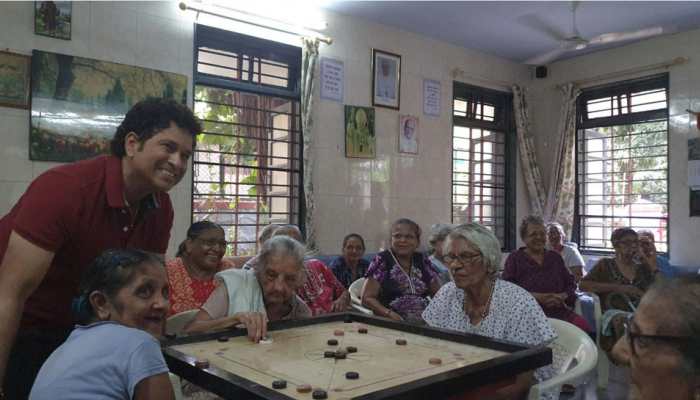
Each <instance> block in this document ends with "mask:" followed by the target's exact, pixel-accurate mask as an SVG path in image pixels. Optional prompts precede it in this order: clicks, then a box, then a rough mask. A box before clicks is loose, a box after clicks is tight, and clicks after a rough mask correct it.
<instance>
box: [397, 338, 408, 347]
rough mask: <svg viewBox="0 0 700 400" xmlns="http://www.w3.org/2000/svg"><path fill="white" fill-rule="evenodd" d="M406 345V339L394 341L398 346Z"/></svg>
mask: <svg viewBox="0 0 700 400" xmlns="http://www.w3.org/2000/svg"><path fill="white" fill-rule="evenodd" d="M406 343H407V342H406V339H396V344H398V345H399V346H405V345H406Z"/></svg>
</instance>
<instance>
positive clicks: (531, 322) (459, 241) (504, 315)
mask: <svg viewBox="0 0 700 400" xmlns="http://www.w3.org/2000/svg"><path fill="white" fill-rule="evenodd" d="M443 250H444V251H443V253H444V258H445V264H446V265H447V267H448V268H449V269H450V273H451V275H452V282H448V283H447V284H445V285H444V286H442V288H440V291H439V292H438V293H437V294H436V295H435V298H434V299H433V300H432V301H431V302H430V304H429V305H428V307H427V308H426V309H425V311H424V312H423V319H424V320H425V322H426V323H427V324H428V325H430V326H433V327H437V328H443V329H451V330H455V331H459V332H464V333H473V334H477V335H482V336H488V337H490V338H494V339H500V340H508V341H512V342H517V343H523V344H526V345H531V346H539V345H545V344H547V343H549V342H550V341H552V340H553V339H554V338H555V337H556V334H555V333H554V330H553V329H552V327H551V326H550V325H549V321H548V320H547V317H546V316H545V315H544V313H543V312H542V309H541V308H540V306H539V305H538V304H537V302H536V301H535V299H534V298H533V297H532V296H531V295H530V294H529V293H528V292H527V291H525V289H523V288H521V287H519V286H517V285H515V284H513V283H510V282H506V281H504V280H501V279H498V278H497V276H498V266H499V265H500V263H501V245H500V244H499V242H498V239H496V237H495V236H494V234H493V233H491V231H490V230H488V229H487V228H485V227H484V226H481V225H479V224H476V223H469V224H463V225H459V226H457V227H455V228H454V229H453V230H452V231H451V232H450V234H449V235H448V236H447V239H446V240H445V244H444V247H443ZM552 373H553V371H552V369H551V367H549V366H547V367H543V368H539V369H537V370H536V371H535V372H534V377H535V379H537V380H538V381H541V380H546V379H548V378H550V377H551V376H552ZM532 377H533V373H532V372H530V373H523V374H520V375H519V376H517V378H516V382H515V383H514V384H512V385H510V386H507V387H505V388H501V389H499V390H498V395H496V394H494V393H484V394H483V397H484V398H499V399H520V398H523V396H524V395H525V394H526V393H527V391H528V390H529V388H530V385H531V384H532V382H531V381H532ZM550 396H551V395H550V394H548V395H547V397H548V398H550Z"/></svg>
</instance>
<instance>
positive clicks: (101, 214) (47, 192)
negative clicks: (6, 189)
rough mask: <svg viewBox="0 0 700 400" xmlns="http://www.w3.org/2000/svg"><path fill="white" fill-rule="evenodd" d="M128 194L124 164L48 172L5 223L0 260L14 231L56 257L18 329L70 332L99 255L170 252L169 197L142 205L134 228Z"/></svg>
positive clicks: (96, 162)
mask: <svg viewBox="0 0 700 400" xmlns="http://www.w3.org/2000/svg"><path fill="white" fill-rule="evenodd" d="M123 193H124V179H123V176H122V169H121V160H120V159H119V158H116V157H114V156H100V157H96V158H92V159H89V160H84V161H79V162H76V163H71V164H66V165H62V166H59V167H56V168H52V169H50V170H49V171H47V172H45V173H43V174H42V175H40V176H39V177H37V178H36V179H35V180H34V181H33V182H32V183H31V184H30V185H29V188H28V189H27V191H26V192H25V193H24V195H22V197H21V198H20V199H19V201H18V202H17V204H15V206H14V207H13V208H12V210H11V211H10V213H9V214H7V215H5V216H4V217H3V218H2V219H1V220H0V259H2V258H3V257H4V256H5V250H6V249H7V242H8V240H9V237H10V233H11V232H12V231H13V230H14V231H15V232H17V233H18V234H19V235H20V236H22V237H23V238H25V239H26V240H28V241H30V242H31V243H33V244H35V245H37V246H39V247H41V248H42V249H45V250H48V251H51V252H53V253H54V254H55V255H54V258H53V261H52V262H51V266H50V268H49V270H48V272H47V274H46V276H45V277H44V279H43V281H42V282H41V284H40V285H39V287H38V288H37V289H36V291H35V292H34V293H33V294H32V295H31V296H30V297H29V299H28V300H27V302H26V303H25V307H24V313H23V315H22V320H21V323H20V324H21V325H20V326H21V328H49V329H51V328H59V329H61V328H70V327H71V325H72V322H73V318H72V314H71V301H72V299H73V297H74V296H76V294H77V291H78V285H79V284H80V278H81V276H82V274H83V271H84V270H85V269H86V267H87V266H88V265H89V264H90V262H91V261H92V260H94V259H95V257H97V256H98V255H99V254H100V253H102V251H104V250H106V249H112V248H138V249H142V250H146V251H150V252H154V253H159V254H164V253H165V251H166V249H167V247H168V240H169V239H170V228H171V227H172V224H173V207H172V204H171V203H170V197H169V196H168V194H167V193H156V194H154V195H151V196H147V197H146V198H145V199H143V200H142V204H141V212H140V213H139V218H138V220H137V221H136V222H135V223H134V224H133V225H132V224H131V218H130V214H129V210H128V209H127V207H126V205H125V202H124V194H123Z"/></svg>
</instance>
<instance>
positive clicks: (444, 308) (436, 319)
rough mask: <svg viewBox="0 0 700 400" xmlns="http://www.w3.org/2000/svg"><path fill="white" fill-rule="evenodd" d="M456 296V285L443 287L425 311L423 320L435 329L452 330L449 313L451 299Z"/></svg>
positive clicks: (451, 284) (449, 284)
mask: <svg viewBox="0 0 700 400" xmlns="http://www.w3.org/2000/svg"><path fill="white" fill-rule="evenodd" d="M453 295H454V283H447V284H445V285H443V286H442V287H441V288H440V290H438V292H437V293H436V294H435V296H434V297H433V299H432V300H431V301H430V303H428V306H427V307H426V308H425V310H423V315H422V316H423V320H424V321H425V323H427V324H428V325H430V326H432V327H435V328H443V329H450V326H449V324H448V321H447V320H448V318H447V314H448V313H449V311H448V310H449V309H450V307H449V305H450V299H451V298H452V296H453Z"/></svg>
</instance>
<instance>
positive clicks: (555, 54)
mask: <svg viewBox="0 0 700 400" xmlns="http://www.w3.org/2000/svg"><path fill="white" fill-rule="evenodd" d="M578 5H579V2H578V1H572V2H571V34H570V35H569V36H564V35H562V34H561V33H559V32H557V31H556V29H554V28H552V27H551V26H547V24H545V23H543V21H541V20H537V21H532V20H530V21H529V23H528V25H529V26H530V27H531V28H535V29H537V30H540V31H542V32H544V33H545V34H547V35H548V36H550V37H552V38H553V39H555V40H557V41H558V43H559V45H558V46H557V48H555V49H553V50H550V51H548V52H546V53H544V54H540V55H538V56H535V57H532V58H530V59H529V60H526V61H525V64H530V65H544V64H547V63H549V62H552V61H554V60H556V59H557V58H559V57H560V56H561V55H563V54H565V53H568V52H573V51H578V50H583V49H585V48H588V47H591V46H597V45H602V44H610V43H616V42H624V41H628V40H638V39H644V38H647V37H651V36H657V35H660V34H662V33H664V28H663V27H661V26H655V27H651V28H645V29H639V30H636V31H628V32H609V33H603V34H601V35H598V36H595V37H592V38H590V39H586V38H584V37H582V36H581V34H580V33H579V32H578V27H577V26H576V9H577V8H578ZM535 22H536V23H535Z"/></svg>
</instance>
